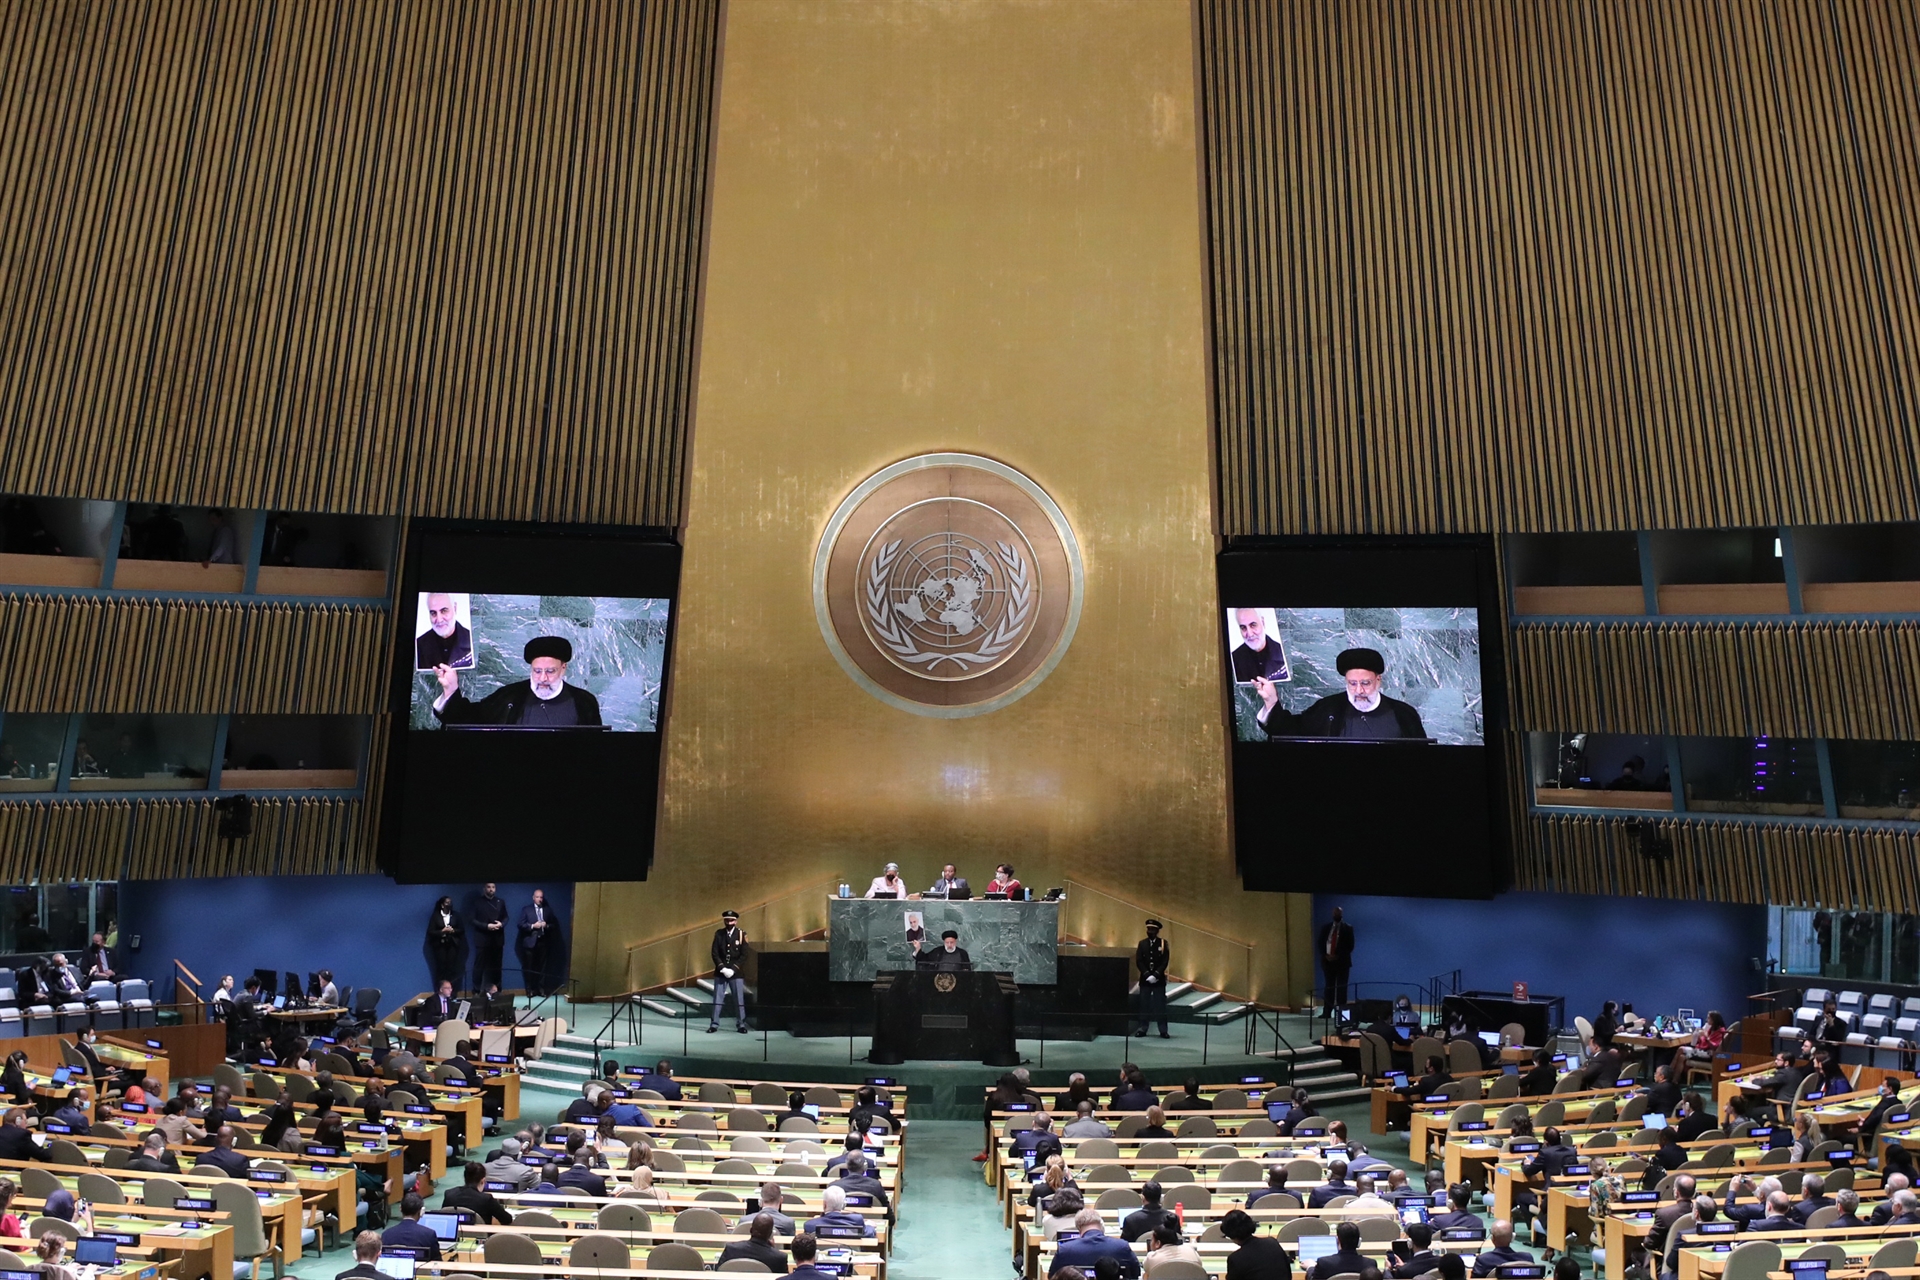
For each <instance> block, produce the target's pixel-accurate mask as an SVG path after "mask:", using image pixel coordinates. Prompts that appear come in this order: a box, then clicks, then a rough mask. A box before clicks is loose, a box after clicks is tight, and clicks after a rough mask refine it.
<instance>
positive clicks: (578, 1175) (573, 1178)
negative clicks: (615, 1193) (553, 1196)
mask: <svg viewBox="0 0 1920 1280" xmlns="http://www.w3.org/2000/svg"><path fill="white" fill-rule="evenodd" d="M579 1136H580V1135H579V1134H575V1135H574V1137H576V1138H577V1137H579ZM568 1145H569V1146H571V1145H572V1144H571V1143H569V1144H568ZM583 1150H585V1148H584V1147H575V1148H574V1149H573V1151H574V1153H573V1155H572V1157H571V1158H572V1161H573V1163H571V1164H569V1165H568V1166H567V1167H566V1168H565V1169H562V1170H561V1171H560V1176H559V1177H558V1178H556V1179H554V1183H553V1185H555V1186H556V1187H559V1188H560V1189H562V1190H565V1189H566V1188H568V1187H578V1188H580V1189H581V1190H582V1191H584V1192H586V1193H587V1194H588V1195H590V1196H593V1197H595V1198H596V1199H604V1198H605V1197H606V1196H607V1195H608V1194H609V1192H608V1191H607V1180H606V1179H605V1178H603V1177H601V1176H600V1175H599V1174H597V1173H595V1172H594V1171H593V1168H592V1166H591V1165H589V1164H588V1163H587V1161H586V1159H585V1157H584V1156H582V1155H581V1154H580V1152H581V1151H583Z"/></svg>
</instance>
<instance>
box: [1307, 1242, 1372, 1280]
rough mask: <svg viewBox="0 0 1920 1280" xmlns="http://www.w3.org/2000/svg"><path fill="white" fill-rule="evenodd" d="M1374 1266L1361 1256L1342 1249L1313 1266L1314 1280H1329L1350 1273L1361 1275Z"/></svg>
mask: <svg viewBox="0 0 1920 1280" xmlns="http://www.w3.org/2000/svg"><path fill="white" fill-rule="evenodd" d="M1372 1265H1373V1264H1372V1263H1370V1262H1368V1261H1367V1259H1366V1258H1364V1257H1363V1256H1361V1255H1360V1254H1357V1253H1350V1252H1348V1251H1347V1250H1345V1249H1340V1250H1337V1251H1335V1252H1333V1253H1330V1254H1328V1255H1327V1256H1326V1257H1324V1258H1322V1259H1320V1261H1318V1262H1316V1263H1314V1264H1313V1280H1327V1277H1328V1276H1342V1275H1346V1274H1347V1273H1348V1272H1352V1273H1353V1274H1354V1275H1359V1274H1360V1273H1361V1272H1362V1271H1365V1270H1366V1269H1367V1268H1368V1267H1369V1266H1372Z"/></svg>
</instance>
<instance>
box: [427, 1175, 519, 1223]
mask: <svg viewBox="0 0 1920 1280" xmlns="http://www.w3.org/2000/svg"><path fill="white" fill-rule="evenodd" d="M486 1179H487V1169H486V1166H485V1165H481V1164H475V1163H473V1162H472V1161H469V1162H468V1163H467V1168H466V1173H465V1181H464V1182H463V1183H462V1184H461V1185H460V1186H457V1187H452V1188H449V1189H448V1191H447V1194H446V1195H444V1196H442V1197H440V1207H441V1208H442V1209H465V1210H467V1211H469V1212H470V1213H472V1214H473V1216H474V1217H475V1218H477V1219H479V1220H480V1222H481V1223H482V1224H486V1223H492V1224H493V1225H495V1226H500V1227H510V1226H512V1225H513V1215H512V1214H510V1213H508V1212H507V1210H506V1206H504V1205H502V1204H501V1203H500V1202H499V1201H498V1200H495V1199H494V1198H493V1197H492V1196H491V1195H489V1194H488V1193H487V1192H485V1191H483V1190H481V1189H480V1184H481V1183H483V1182H485V1181H486Z"/></svg>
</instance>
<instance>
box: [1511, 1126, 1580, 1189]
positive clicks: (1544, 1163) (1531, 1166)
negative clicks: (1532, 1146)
mask: <svg viewBox="0 0 1920 1280" xmlns="http://www.w3.org/2000/svg"><path fill="white" fill-rule="evenodd" d="M1578 1163H1580V1153H1579V1152H1578V1151H1575V1150H1574V1149H1573V1148H1572V1147H1571V1146H1569V1145H1567V1143H1566V1141H1565V1140H1564V1139H1563V1138H1562V1137H1561V1136H1560V1130H1558V1129H1556V1128H1553V1127H1552V1126H1548V1128H1547V1131H1546V1133H1545V1134H1544V1135H1542V1137H1541V1142H1540V1149H1539V1150H1538V1151H1536V1152H1534V1153H1533V1159H1531V1160H1529V1161H1527V1162H1526V1163H1525V1164H1523V1165H1521V1166H1520V1172H1521V1173H1522V1174H1524V1175H1526V1176H1527V1177H1528V1178H1533V1177H1545V1178H1557V1177H1559V1176H1560V1175H1561V1174H1562V1173H1563V1172H1565V1170H1566V1167H1567V1166H1568V1165H1570V1164H1578Z"/></svg>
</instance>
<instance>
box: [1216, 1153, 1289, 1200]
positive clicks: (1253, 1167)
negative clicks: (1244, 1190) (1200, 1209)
mask: <svg viewBox="0 0 1920 1280" xmlns="http://www.w3.org/2000/svg"><path fill="white" fill-rule="evenodd" d="M1266 1176H1267V1175H1266V1173H1265V1171H1263V1170H1262V1169H1261V1168H1260V1162H1259V1161H1258V1160H1229V1161H1227V1162H1226V1163H1225V1164H1223V1165H1221V1166H1220V1172H1219V1174H1218V1175H1216V1177H1215V1179H1214V1180H1215V1181H1216V1182H1258V1181H1260V1179H1262V1178H1264V1177H1266ZM1274 1194H1275V1195H1284V1194H1286V1193H1285V1192H1275V1193H1274ZM1263 1198H1264V1197H1263Z"/></svg>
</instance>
